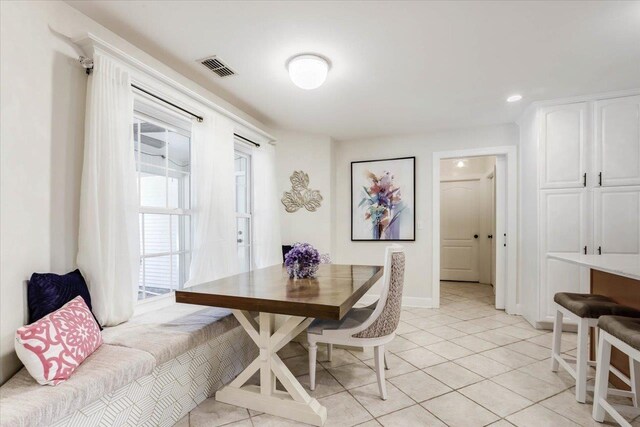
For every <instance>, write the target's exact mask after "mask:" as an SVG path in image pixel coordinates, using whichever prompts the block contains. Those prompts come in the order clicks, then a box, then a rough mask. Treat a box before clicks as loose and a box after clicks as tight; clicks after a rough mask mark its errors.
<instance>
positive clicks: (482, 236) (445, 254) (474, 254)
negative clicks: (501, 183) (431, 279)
mask: <svg viewBox="0 0 640 427" xmlns="http://www.w3.org/2000/svg"><path fill="white" fill-rule="evenodd" d="M495 169H496V157H495V156H483V157H471V158H460V159H442V160H440V280H441V281H442V282H456V283H468V284H472V283H475V284H477V285H478V286H477V288H478V290H479V289H480V288H487V287H489V286H490V287H491V288H492V292H491V293H490V294H492V295H495V288H493V286H494V285H495V274H494V273H495V270H496V268H495V240H494V239H493V236H494V235H495V234H496V232H495V223H496V221H495V212H496V209H495V195H494V194H495V180H494V176H495ZM450 287H451V288H456V286H455V285H450ZM457 288H458V289H459V290H460V291H464V290H469V291H470V293H473V291H474V287H473V286H458V287H457Z"/></svg>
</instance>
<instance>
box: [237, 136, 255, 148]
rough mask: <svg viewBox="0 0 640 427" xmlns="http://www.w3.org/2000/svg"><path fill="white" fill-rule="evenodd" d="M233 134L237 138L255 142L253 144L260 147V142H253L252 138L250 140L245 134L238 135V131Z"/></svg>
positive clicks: (251, 142) (250, 142)
mask: <svg viewBox="0 0 640 427" xmlns="http://www.w3.org/2000/svg"><path fill="white" fill-rule="evenodd" d="M233 136H235V137H236V138H240V139H241V140H243V141H245V142H248V143H249V144H253V145H255V146H256V147H260V144H258V143H257V142H253V141H252V140H250V139H248V138H245V137H244V136H242V135H238V134H237V133H234V134H233Z"/></svg>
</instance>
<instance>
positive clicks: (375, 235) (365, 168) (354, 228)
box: [351, 157, 416, 242]
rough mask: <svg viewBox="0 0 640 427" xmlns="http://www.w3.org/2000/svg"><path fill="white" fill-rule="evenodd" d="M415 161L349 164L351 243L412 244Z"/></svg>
mask: <svg viewBox="0 0 640 427" xmlns="http://www.w3.org/2000/svg"><path fill="white" fill-rule="evenodd" d="M415 163H416V158H415V157H396V158H390V159H375V160H359V161H353V162H351V241H353V242H377V241H384V242H413V241H415V240H416V238H415V236H416V215H415V210H416V208H415V206H416V204H415V201H416V170H415V168H416V165H415Z"/></svg>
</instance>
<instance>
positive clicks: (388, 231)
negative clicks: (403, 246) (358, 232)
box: [358, 172, 404, 240]
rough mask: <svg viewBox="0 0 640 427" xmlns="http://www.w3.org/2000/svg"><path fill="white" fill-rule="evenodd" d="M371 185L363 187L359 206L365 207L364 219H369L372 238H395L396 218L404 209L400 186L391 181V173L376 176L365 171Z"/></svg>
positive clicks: (396, 230)
mask: <svg viewBox="0 0 640 427" xmlns="http://www.w3.org/2000/svg"><path fill="white" fill-rule="evenodd" d="M367 178H368V179H369V180H370V182H371V185H370V186H369V188H367V187H364V188H363V190H364V193H363V197H362V200H361V201H360V204H359V205H358V206H359V207H363V206H364V207H366V213H365V216H364V217H365V219H366V220H369V221H371V226H372V231H373V239H374V240H383V239H385V240H397V239H398V238H399V234H400V233H399V232H400V230H399V228H398V224H399V221H398V219H399V218H400V214H401V213H402V211H403V210H404V205H403V203H402V194H401V192H400V188H399V187H396V186H395V185H394V182H393V175H392V174H391V173H390V172H385V173H383V174H382V175H381V176H376V175H375V174H373V173H372V172H368V173H367Z"/></svg>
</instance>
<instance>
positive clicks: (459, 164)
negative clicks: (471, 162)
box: [456, 160, 466, 168]
mask: <svg viewBox="0 0 640 427" xmlns="http://www.w3.org/2000/svg"><path fill="white" fill-rule="evenodd" d="M465 166H466V162H465V161H464V160H458V161H457V162H456V167H457V168H463V167H465Z"/></svg>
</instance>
